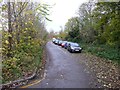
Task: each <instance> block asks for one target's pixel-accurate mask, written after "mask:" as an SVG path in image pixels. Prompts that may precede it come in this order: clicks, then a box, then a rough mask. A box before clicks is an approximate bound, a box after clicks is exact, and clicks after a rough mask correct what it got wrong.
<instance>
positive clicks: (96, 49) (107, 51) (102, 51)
mask: <svg viewBox="0 0 120 90" xmlns="http://www.w3.org/2000/svg"><path fill="white" fill-rule="evenodd" d="M80 45H81V47H82V48H83V51H84V52H90V53H91V54H94V55H96V56H99V57H102V58H106V59H110V60H112V61H115V62H116V61H117V62H118V63H119V64H120V51H118V49H117V48H114V47H110V46H107V45H94V44H86V43H80Z"/></svg>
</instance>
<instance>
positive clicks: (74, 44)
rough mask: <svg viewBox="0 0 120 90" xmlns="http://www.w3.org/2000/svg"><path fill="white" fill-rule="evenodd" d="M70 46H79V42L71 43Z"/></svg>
mask: <svg viewBox="0 0 120 90" xmlns="http://www.w3.org/2000/svg"><path fill="white" fill-rule="evenodd" d="M71 46H73V47H79V44H77V43H71Z"/></svg>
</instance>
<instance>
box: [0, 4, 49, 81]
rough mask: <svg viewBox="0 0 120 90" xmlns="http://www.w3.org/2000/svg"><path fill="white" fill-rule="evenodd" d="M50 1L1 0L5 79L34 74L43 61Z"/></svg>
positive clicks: (9, 79) (3, 78) (3, 75)
mask: <svg viewBox="0 0 120 90" xmlns="http://www.w3.org/2000/svg"><path fill="white" fill-rule="evenodd" d="M49 8H50V7H49V5H46V4H41V3H40V4H38V3H30V2H6V3H4V2H1V7H0V9H1V11H2V16H1V17H2V18H1V24H2V48H1V53H2V77H1V76H0V78H1V80H2V83H7V82H10V81H14V80H16V79H20V78H23V77H27V76H30V75H31V74H33V73H34V71H35V69H36V68H37V67H38V65H39V64H41V58H42V53H43V49H44V46H45V43H46V39H47V34H48V33H47V31H46V28H45V24H44V23H45V22H44V20H45V19H47V20H49V19H48V17H47V16H48V15H49V14H48V12H49Z"/></svg>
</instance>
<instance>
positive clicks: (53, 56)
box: [26, 42, 93, 88]
mask: <svg viewBox="0 0 120 90" xmlns="http://www.w3.org/2000/svg"><path fill="white" fill-rule="evenodd" d="M46 48H47V60H46V61H47V64H46V68H45V74H44V78H43V79H42V80H36V81H35V82H34V83H33V84H30V85H27V86H26V88H91V87H93V86H91V84H90V82H91V78H92V77H91V76H90V74H88V73H86V72H85V66H84V65H82V64H80V63H79V62H80V58H76V57H75V54H76V53H69V52H68V51H67V50H66V49H64V48H61V47H60V46H57V45H55V44H53V43H52V42H48V43H47V45H46ZM79 54H80V53H79Z"/></svg>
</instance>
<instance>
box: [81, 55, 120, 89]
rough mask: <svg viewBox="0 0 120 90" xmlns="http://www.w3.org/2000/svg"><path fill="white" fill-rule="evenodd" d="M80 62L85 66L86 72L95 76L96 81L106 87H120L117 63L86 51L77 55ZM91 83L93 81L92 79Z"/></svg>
mask: <svg viewBox="0 0 120 90" xmlns="http://www.w3.org/2000/svg"><path fill="white" fill-rule="evenodd" d="M79 58H81V59H80V63H82V64H85V66H87V70H84V71H86V73H87V72H89V73H90V72H91V73H92V74H95V75H96V76H97V81H98V83H101V84H102V86H103V87H106V88H120V80H119V68H118V65H117V63H114V62H112V61H110V60H106V59H103V58H100V57H97V56H94V55H91V54H88V53H83V54H80V55H79ZM91 83H94V81H92V82H91Z"/></svg>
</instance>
